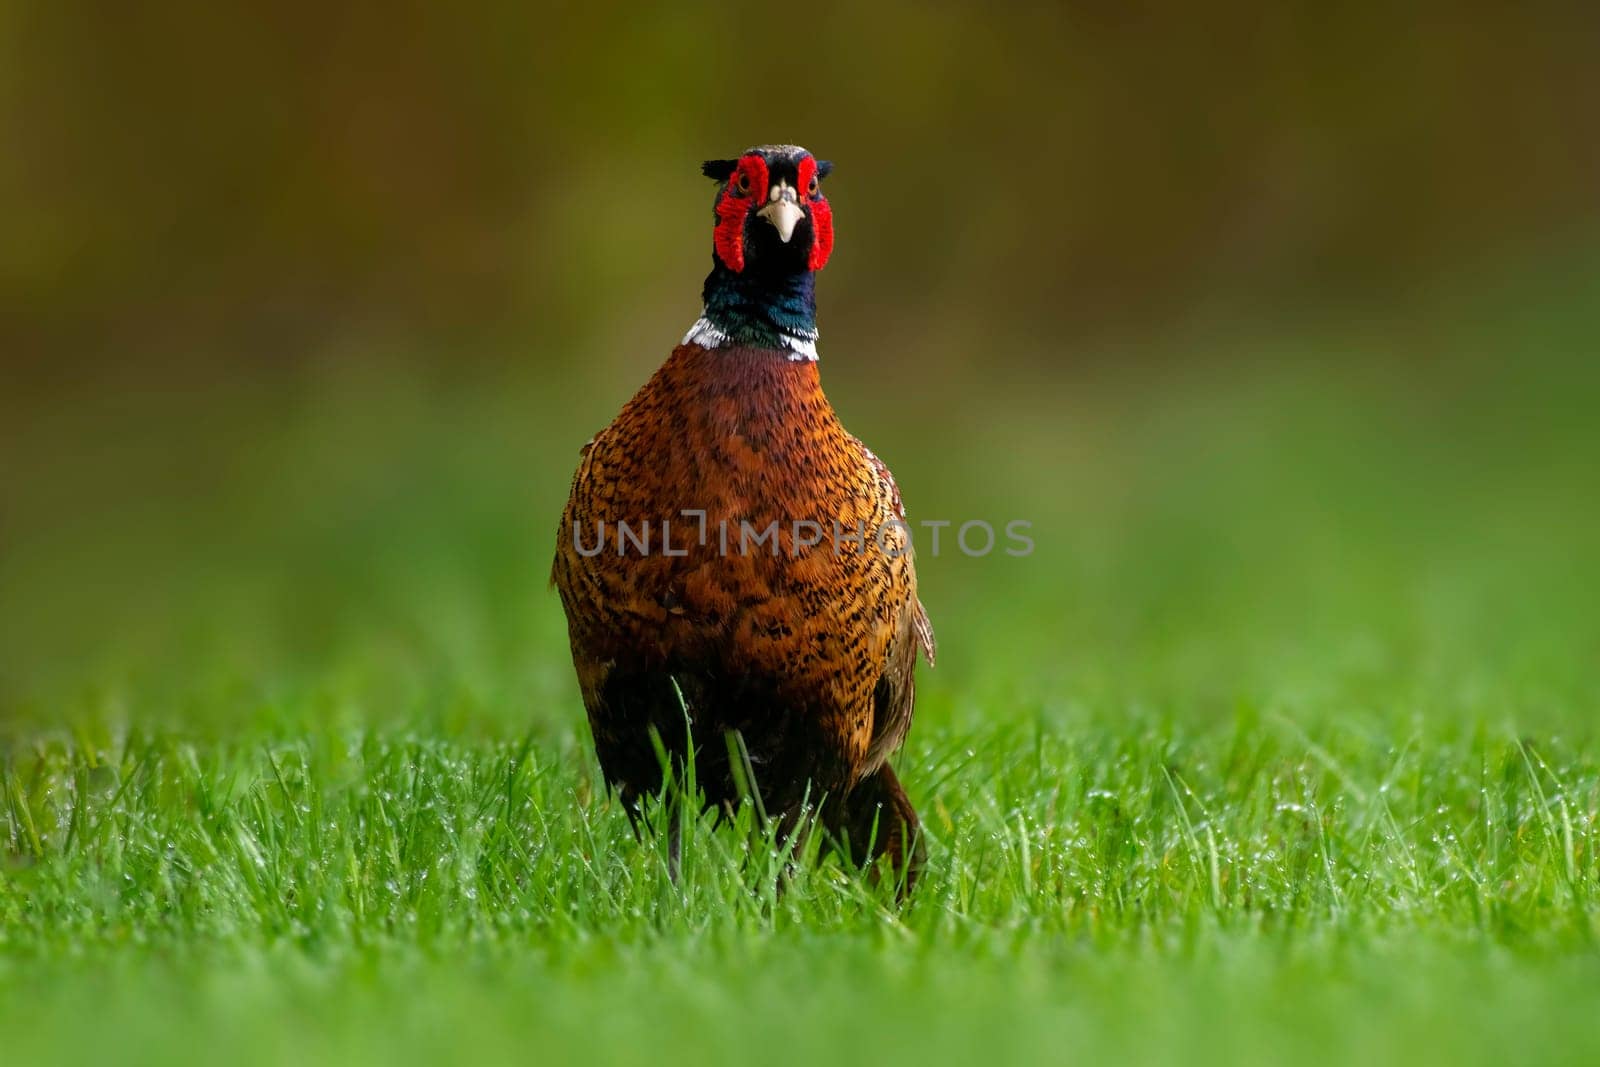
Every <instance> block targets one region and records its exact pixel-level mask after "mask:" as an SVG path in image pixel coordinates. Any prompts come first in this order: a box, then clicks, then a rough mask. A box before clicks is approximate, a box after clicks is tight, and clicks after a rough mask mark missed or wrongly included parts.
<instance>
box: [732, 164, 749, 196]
mask: <svg viewBox="0 0 1600 1067" xmlns="http://www.w3.org/2000/svg"><path fill="white" fill-rule="evenodd" d="M733 187H734V188H735V189H737V190H738V191H739V195H740V196H743V195H744V194H745V193H748V192H749V191H750V175H748V174H746V173H745V172H744V171H742V170H741V171H740V172H739V176H738V177H737V178H735V179H734V180H733Z"/></svg>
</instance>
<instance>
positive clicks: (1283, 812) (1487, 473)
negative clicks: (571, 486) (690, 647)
mask: <svg viewBox="0 0 1600 1067" xmlns="http://www.w3.org/2000/svg"><path fill="white" fill-rule="evenodd" d="M1597 40H1600V9H1597V8H1595V7H1594V6H1593V5H1587V6H1586V5H1581V4H1555V3H1551V4H1524V5H1507V6H1503V7H1502V8H1499V9H1491V8H1488V7H1487V6H1485V7H1484V8H1482V9H1478V10H1472V11H1466V10H1464V9H1462V8H1460V7H1458V6H1454V5H1428V4H1414V5H1413V4H1406V5H1371V6H1370V7H1369V8H1364V7H1362V6H1352V5H1300V4H1276V5H1271V6H1269V7H1267V8H1265V9H1264V10H1256V9H1254V8H1253V7H1252V6H1251V5H1246V4H1239V3H1222V4H1210V5H1205V6H1203V7H1196V8H1194V9H1192V10H1179V11H1164V10H1162V9H1160V8H1159V7H1157V6H1155V5H1142V4H1133V5H1129V4H1095V5H1076V6H1072V7H1060V6H1044V5H1002V4H987V5H981V6H980V5H961V4H952V3H923V4H915V5H913V4H907V3H889V4H876V5H840V6H833V5H829V4H811V5H801V6H792V5H791V6H775V5H759V4H757V5H744V6H738V5H729V4H715V5H701V4H694V3H690V4H678V5H672V6H668V7H662V8H659V9H654V8H647V7H643V6H640V7H631V8H630V7H608V6H603V5H568V6H558V5H552V4H532V5H529V4H502V5H472V6H467V7H459V6H458V7H455V8H447V7H445V6H443V5H437V6H436V5H420V4H400V5H396V4H387V5H376V4H374V5H359V4H358V5H342V6H336V7H329V6H325V5H317V4H308V3H303V2H287V3H276V4H250V3H244V4H233V5H218V4H201V3H197V2H189V3H181V2H180V3H161V4H156V5H123V6H120V7H119V6H117V5H107V4H102V5H74V4H60V3H57V4H46V3H40V2H28V0H12V2H7V0H0V1060H3V1059H5V1057H6V1055H7V1053H8V1052H10V1053H12V1058H13V1059H15V1060H16V1061H17V1062H30V1063H32V1062H48V1061H50V1060H62V1061H71V1060H73V1059H74V1058H75V1057H85V1056H87V1057H89V1058H92V1059H95V1060H97V1061H104V1060H107V1059H108V1058H109V1059H114V1060H138V1059H140V1058H143V1059H145V1060H147V1061H149V1062H159V1063H173V1062H183V1061H184V1060H185V1059H187V1058H198V1057H199V1056H201V1055H206V1054H207V1052H205V1051H202V1050H210V1049H213V1048H223V1047H226V1048H228V1049H229V1055H231V1056H234V1057H236V1058H239V1059H240V1060H241V1062H251V1061H260V1062H281V1061H283V1060H285V1059H294V1060H296V1061H301V1060H303V1061H305V1062H321V1061H327V1062H340V1063H346V1062H367V1061H370V1062H385V1063H389V1062H393V1061H395V1060H396V1059H397V1058H398V1059H406V1058H408V1057H410V1058H417V1057H419V1056H427V1055H432V1056H433V1058H436V1059H438V1058H451V1057H453V1058H457V1059H459V1058H461V1057H462V1055H464V1054H468V1053H470V1054H472V1055H475V1056H478V1057H479V1058H483V1059H485V1060H486V1062H492V1061H493V1060H494V1059H504V1060H506V1061H507V1062H525V1061H526V1058H527V1055H528V1052H529V1050H539V1051H543V1052H544V1053H545V1054H546V1055H547V1057H553V1058H555V1059H561V1058H562V1056H563V1055H565V1056H567V1058H588V1059H591V1060H594V1061H597V1062H599V1061H605V1060H607V1059H615V1060H618V1061H621V1062H629V1061H632V1060H637V1059H638V1050H639V1049H640V1048H641V1047H648V1048H649V1049H650V1052H651V1054H652V1055H664V1056H668V1057H669V1058H670V1054H671V1053H674V1052H676V1053H678V1054H679V1056H680V1057H686V1058H694V1059H695V1060H696V1062H708V1061H709V1059H708V1057H713V1056H717V1054H718V1053H720V1054H721V1055H720V1057H719V1058H721V1059H725V1060H727V1061H729V1062H745V1061H747V1060H748V1059H749V1056H750V1051H751V1050H752V1049H760V1050H761V1052H762V1054H763V1055H764V1056H765V1055H769V1054H770V1055H772V1056H776V1057H777V1058H778V1059H780V1060H781V1059H783V1058H784V1055H785V1054H787V1056H788V1058H789V1059H791V1060H793V1061H796V1062H799V1061H801V1060H804V1061H805V1062H808V1063H815V1062H818V1061H823V1060H825V1061H828V1062H845V1061H847V1060H849V1059H850V1058H853V1057H855V1058H859V1057H860V1056H861V1055H862V1054H863V1052H866V1053H867V1054H869V1055H872V1056H873V1058H874V1059H875V1060H885V1059H889V1058H892V1057H891V1056H890V1055H889V1054H890V1053H892V1052H895V1051H898V1052H900V1053H902V1054H904V1055H905V1056H907V1057H909V1058H911V1060H912V1061H913V1062H919V1063H922V1062H931V1061H934V1060H937V1059H939V1058H940V1057H941V1056H944V1057H949V1056H951V1055H952V1050H957V1049H959V1050H963V1051H966V1050H981V1052H982V1054H985V1055H988V1056H989V1057H990V1058H991V1059H992V1058H994V1057H995V1056H996V1055H998V1056H999V1057H1000V1058H1002V1059H1007V1058H1017V1059H1020V1058H1022V1057H1025V1056H1032V1057H1033V1058H1035V1059H1038V1060H1041V1061H1053V1060H1054V1059H1058V1058H1059V1057H1060V1053H1061V1050H1062V1049H1063V1048H1067V1049H1072V1050H1074V1051H1075V1052H1077V1053H1079V1054H1080V1055H1087V1057H1088V1058H1089V1059H1095V1058H1099V1059H1103V1060H1107V1061H1113V1062H1137V1061H1139V1060H1150V1061H1156V1062H1170V1061H1171V1060H1172V1059H1174V1058H1175V1057H1180V1056H1181V1057H1184V1058H1187V1059H1193V1058H1195V1057H1197V1056H1201V1057H1204V1056H1205V1054H1206V1053H1209V1054H1210V1056H1209V1058H1212V1059H1215V1060H1217V1061H1219V1062H1230V1063H1231V1062H1262V1063H1282V1062H1286V1061H1287V1062H1309V1061H1312V1060H1317V1059H1342V1060H1344V1061H1346V1062H1357V1063H1361V1064H1363V1065H1371V1064H1376V1063H1383V1062H1396V1063H1408V1064H1409V1063H1417V1062H1426V1061H1429V1060H1430V1059H1432V1060H1437V1059H1454V1060H1459V1061H1462V1062H1470V1061H1473V1060H1477V1061H1480V1062H1494V1063H1503V1062H1505V1061H1507V1060H1508V1059H1515V1058H1517V1057H1518V1056H1519V1055H1520V1056H1522V1058H1525V1059H1526V1058H1530V1057H1531V1058H1533V1059H1546V1060H1549V1061H1551V1062H1559V1061H1560V1060H1561V1059H1562V1058H1566V1059H1568V1060H1570V1061H1572V1062H1592V1061H1593V1060H1594V1059H1595V1055H1594V1049H1596V1048H1597V1047H1600V1030H1597V1029H1596V1023H1595V1016H1594V1012H1593V1010H1592V1006H1593V1003H1594V1001H1595V997H1596V993H1597V991H1600V968H1597V966H1596V960H1597V958H1596V956H1595V954H1594V945H1595V937H1596V932H1597V931H1600V925H1597V918H1600V913H1597V911H1596V903H1595V902H1596V901H1600V895H1597V893H1596V888H1595V887H1596V884H1597V883H1596V878H1595V872H1596V870H1597V867H1596V848H1595V842H1596V840H1597V837H1596V834H1597V832H1600V767H1597V762H1596V755H1595V753H1596V745H1595V740H1596V738H1595V723H1596V721H1597V714H1596V713H1597V710H1600V672H1597V671H1596V666H1597V665H1600V613H1597V612H1596V611H1595V597H1594V590H1596V589H1600V552H1597V551H1596V548H1597V546H1600V494H1597V493H1596V491H1595V484H1596V477H1595V472H1596V471H1597V470H1600V426H1597V424H1596V418H1595V412H1596V406H1597V401H1600V365H1597V360H1596V358H1595V357H1596V354H1597V353H1600V196H1597V195H1596V191H1597V189H1600V106H1597V103H1596V102H1597V101H1600V65H1597V64H1596V63H1595V61H1594V59H1595V51H1594V46H1595V42H1596V41H1597ZM778 140H793V141H796V142H799V143H801V144H804V145H807V146H808V147H810V148H812V149H814V150H815V151H816V152H817V153H818V154H819V155H820V156H822V157H824V158H830V159H832V160H833V161H834V162H835V164H836V170H835V172H834V175H833V177H832V178H831V179H830V182H829V196H830V199H831V200H832V203H833V205H834V210H835V214H836V217H837V225H838V243H837V247H836V250H835V253H834V255H833V258H832V260H831V261H830V263H829V265H828V269H827V271H826V272H825V273H824V274H823V275H822V277H821V279H820V281H819V304H820V311H819V325H820V327H821V330H822V338H821V352H822V374H823V380H824V383H825V385H826V387H827V390H828V393H829V396H830V398H831V400H832V402H833V403H834V405H835V407H836V408H837V409H838V410H839V412H840V413H841V415H842V417H843V419H844V421H845V423H846V425H847V426H848V427H849V428H850V429H851V430H852V431H853V432H854V433H856V434H857V435H859V436H861V437H862V438H863V439H864V440H866V441H867V442H868V443H869V444H870V445H871V446H872V447H873V449H874V450H875V451H876V452H877V453H878V454H879V455H881V456H882V457H884V459H885V460H886V461H887V462H888V463H889V464H890V465H891V466H892V467H893V469H894V470H895V472H896V476H897V478H898V481H899V484H900V487H901V488H902V490H903V492H904V496H905V500H906V502H907V506H908V508H909V509H910V512H911V517H912V518H913V520H918V519H943V520H951V521H954V522H957V523H959V522H962V521H965V520H969V519H983V520H986V521H989V522H991V523H993V524H995V525H996V526H999V525H1001V524H1003V523H1005V522H1007V521H1010V520H1014V519H1021V520H1026V521H1029V522H1031V523H1032V524H1033V529H1032V534H1033V537H1034V541H1035V543H1036V546H1037V547H1036V550H1035V552H1034V553H1033V554H1032V555H1031V556H1029V557H1027V558H1023V559H1015V558H1011V557H1008V556H1005V555H994V556H990V557H987V558H982V559H970V558H967V557H964V556H962V555H960V554H958V553H952V552H949V551H946V552H945V553H943V554H941V555H940V556H938V557H937V558H935V557H933V556H932V555H931V554H930V553H929V552H928V551H927V549H928V542H927V540H926V539H925V538H924V539H921V540H920V541H919V544H920V545H921V547H922V549H923V552H922V555H921V558H920V559H919V573H920V575H921V590H922V596H923V599H924V600H925V602H926V604H927V606H928V609H929V612H930V614H931V615H932V618H933V621H934V623H935V626H936V627H937V629H938V633H939V638H940V649H939V666H938V669H937V670H933V671H922V672H920V673H919V677H918V697H919V700H918V712H917V716H918V717H917V723H916V726H915V728H914V730H913V732H912V735H911V738H910V741H909V744H908V748H907V749H906V751H905V752H904V753H903V754H902V755H901V756H900V757H898V758H897V759H898V761H897V766H898V768H899V770H900V773H901V774H902V776H903V778H904V780H905V781H906V784H907V789H908V790H909V792H910V793H911V795H912V796H913V797H914V798H916V802H917V804H918V806H919V809H920V810H921V811H922V812H923V815H924V821H925V827H927V828H928V830H929V832H930V835H931V841H930V844H931V848H930V853H931V856H932V862H931V865H930V871H929V875H928V877H927V880H926V881H925V882H924V886H923V888H922V889H920V890H919V894H920V895H919V897H918V899H917V900H916V901H915V902H914V903H913V905H912V906H911V907H910V908H908V909H906V910H905V911H902V912H894V911H890V910H889V909H887V908H886V907H884V906H883V902H882V901H878V900H875V899H874V898H873V896H872V894H871V892H870V891H869V890H867V889H865V888H864V887H863V886H861V885H860V884H859V883H858V882H856V881H854V880H852V879H847V878H843V877H841V876H839V875H838V871H837V869H836V868H831V867H823V868H816V869H813V868H811V867H803V868H800V869H797V870H796V871H793V872H790V874H789V877H788V878H787V879H786V880H785V881H784V883H783V884H784V886H785V887H786V889H785V891H784V892H782V893H779V892H778V891H777V890H776V889H775V888H774V883H773V882H772V881H771V880H770V879H767V880H766V881H762V879H763V878H765V877H766V876H765V875H763V874H762V868H761V866H760V863H759V862H757V863H754V864H752V862H750V860H749V858H748V856H747V855H745V854H742V853H740V852H739V848H740V846H741V840H742V839H741V838H740V837H739V836H738V835H737V834H736V833H734V832H733V831H729V830H728V829H727V828H723V829H722V830H719V831H716V832H711V831H704V832H698V833H696V834H694V835H691V836H690V837H689V838H687V840H688V841H689V842H690V847H689V848H688V849H686V852H685V855H686V856H689V857H691V860H692V862H691V863H690V865H689V866H688V867H686V870H689V871H690V872H691V878H690V879H689V881H688V884H685V885H681V886H680V885H678V884H675V883H672V882H671V881H669V879H668V878H667V876H666V874H665V868H664V860H663V859H662V856H661V848H660V841H659V839H656V840H655V841H653V842H652V841H645V842H639V841H636V840H635V839H634V837H633V836H632V835H631V833H630V832H629V828H628V824H627V821H626V820H625V819H623V817H622V816H621V814H620V813H619V812H618V811H617V810H616V809H615V807H614V806H610V805H608V804H607V802H606V800H605V798H604V795H603V793H602V792H601V791H600V790H598V789H597V788H596V785H597V783H596V782H595V777H596V768H595V767H594V764H593V757H592V755H591V754H590V752H589V747H588V738H587V729H586V726H585V724H584V719H583V712H582V706H581V703H580V701H579V699H578V694H577V689H576V685H575V683H574V679H573V675H572V668H571V664H570V661H569V659H568V655H567V648H566V635H565V625H564V620H563V618H562V615H561V610H560V606H559V603H558V601H557V598H556V597H555V595H554V594H553V593H551V592H550V591H549V590H548V589H547V588H546V578H547V575H548V567H549V560H550V556H551V554H552V551H553V548H554V543H555V538H556V530H555V526H556V522H557V518H558V516H559V514H560V510H561V505H562V503H563V501H564V499H565V495H566V492H567V488H568V483H569V479H570V477H571V474H572V470H573V468H574V466H575V464H576V461H577V449H578V446H579V445H580V444H582V443H583V442H584V441H586V440H587V439H588V438H589V436H590V435H591V434H592V433H594V431H595V430H596V429H598V428H599V427H601V426H603V425H604V424H605V423H606V422H607V421H608V420H609V419H610V418H611V417H612V416H613V415H614V414H615V412H616V411H617V409H618V408H619V407H620V406H621V404H622V403H623V402H624V401H625V400H626V399H627V397H628V396H630V395H631V394H632V392H633V391H634V390H635V389H636V388H637V387H638V385H639V384H640V383H642V382H643V381H644V380H645V378H646V377H647V375H648V374H649V373H650V372H651V371H652V370H653V369H654V368H655V367H656V366H657V365H658V364H659V362H660V361H661V360H662V359H663V358H664V357H665V356H666V354H667V353H668V351H669V350H670V348H671V347H672V346H673V345H674V344H675V343H676V342H677V341H678V339H679V338H680V337H682V335H683V332H684V330H685V329H686V328H687V327H688V325H689V324H690V322H692V321H693V319H694V318H695V316H696V315H697V313H698V311H699V288H700V284H701V281H702V278H703V276H704V274H705V272H706V270H707V268H708V267H709V263H710V258H709V257H710V236H711V235H710V229H711V221H712V220H711V211H710V207H711V195H712V194H711V187H710V185H709V183H708V182H706V180H705V179H704V178H703V177H701V176H700V174H699V170H698V167H699V163H700V161H701V160H703V159H706V158H708V157H723V156H727V155H730V154H732V153H735V152H738V151H739V150H741V149H743V148H744V147H745V146H747V145H750V144H753V143H761V142H769V141H778ZM774 863H775V861H774ZM752 883H759V884H755V885H754V886H753V885H752ZM864 1007H865V1008H866V1011H865V1012H863V1008H864ZM86 1020H88V1021H90V1022H91V1023H92V1025H85V1021H86ZM463 1050H465V1052H464V1051H463ZM1096 1050H1099V1055H1098V1057H1097V1056H1096ZM212 1058H215V1056H214V1055H212Z"/></svg>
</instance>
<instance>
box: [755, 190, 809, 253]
mask: <svg viewBox="0 0 1600 1067" xmlns="http://www.w3.org/2000/svg"><path fill="white" fill-rule="evenodd" d="M756 214H757V215H759V216H761V217H762V218H764V219H766V220H767V221H768V222H770V223H772V225H773V227H774V228H776V229H777V231H778V240H780V241H782V242H783V243H784V244H788V243H789V238H791V237H793V236H794V228H795V224H796V223H798V222H799V221H800V220H801V219H802V218H804V217H805V212H804V211H802V210H801V209H800V198H799V197H798V196H796V195H795V191H794V190H793V189H792V188H790V187H789V183H788V182H786V181H781V180H780V181H779V182H778V183H777V184H775V185H774V186H773V187H772V191H771V192H770V193H768V194H767V205H766V207H763V208H762V209H761V210H760V211H757V212H756Z"/></svg>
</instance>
